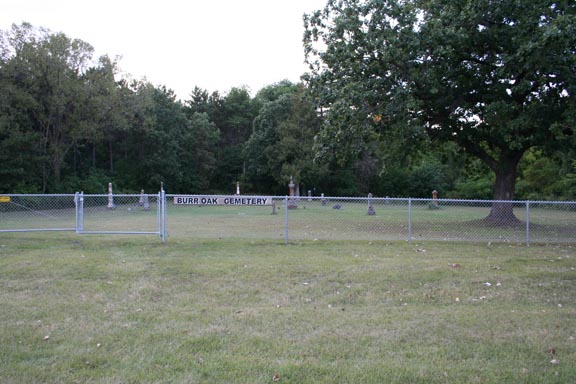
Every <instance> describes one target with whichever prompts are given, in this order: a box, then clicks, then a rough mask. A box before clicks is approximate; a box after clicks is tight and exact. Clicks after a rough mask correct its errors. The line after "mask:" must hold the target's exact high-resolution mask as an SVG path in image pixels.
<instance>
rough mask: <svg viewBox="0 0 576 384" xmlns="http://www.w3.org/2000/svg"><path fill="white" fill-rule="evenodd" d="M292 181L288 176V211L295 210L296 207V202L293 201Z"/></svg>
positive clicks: (293, 185)
mask: <svg viewBox="0 0 576 384" xmlns="http://www.w3.org/2000/svg"><path fill="white" fill-rule="evenodd" d="M294 187H295V184H294V179H293V178H292V176H290V183H288V190H289V193H290V197H289V198H288V209H296V208H298V205H297V204H296V200H295V199H294Z"/></svg>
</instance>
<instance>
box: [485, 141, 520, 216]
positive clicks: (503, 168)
mask: <svg viewBox="0 0 576 384" xmlns="http://www.w3.org/2000/svg"><path fill="white" fill-rule="evenodd" d="M523 153H524V152H523V151H513V152H509V153H505V154H502V155H501V156H500V159H499V161H498V162H497V164H495V166H494V167H493V168H492V169H493V171H494V173H495V174H496V182H495V185H494V195H493V199H494V202H493V203H492V209H491V210H490V214H489V215H488V216H487V217H486V218H485V219H484V221H485V222H486V223H487V224H490V225H497V226H516V225H520V224H521V222H520V220H519V219H518V218H517V217H516V216H515V215H514V204H513V202H512V200H514V188H515V185H516V170H517V168H518V163H519V162H520V159H521V158H522V155H523Z"/></svg>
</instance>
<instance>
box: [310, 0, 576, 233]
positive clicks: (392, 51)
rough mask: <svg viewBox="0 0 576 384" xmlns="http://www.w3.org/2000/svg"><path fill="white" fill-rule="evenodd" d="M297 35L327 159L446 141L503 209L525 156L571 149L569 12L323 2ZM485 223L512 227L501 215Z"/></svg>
mask: <svg viewBox="0 0 576 384" xmlns="http://www.w3.org/2000/svg"><path fill="white" fill-rule="evenodd" d="M305 28H306V32H305V36H304V43H305V49H306V55H307V61H308V63H309V64H310V68H311V73H310V74H309V75H308V77H307V82H308V84H309V86H310V88H311V90H312V91H313V93H314V95H315V97H316V100H317V103H318V106H320V107H322V108H324V109H326V110H327V119H326V122H325V125H324V128H323V134H322V137H323V138H324V140H323V142H322V146H321V148H322V150H323V151H324V152H330V151H336V152H339V153H344V154H347V155H350V154H357V153H358V152H359V151H360V150H361V148H362V147H363V145H364V144H365V143H366V142H369V141H371V140H386V139H387V138H397V137H398V135H399V133H398V132H401V136H402V137H403V138H405V139H406V138H407V139H411V140H416V139H429V140H432V141H439V142H446V141H452V142H455V143H457V144H458V146H459V147H460V148H462V149H464V150H465V151H467V153H469V154H471V155H473V156H475V157H477V158H479V159H481V160H482V161H483V162H484V163H485V164H487V166H488V167H490V169H491V170H492V171H493V172H494V174H495V188H494V194H493V198H494V200H512V199H513V198H514V197H515V195H514V191H515V181H516V176H517V169H518V164H519V162H520V160H521V159H522V156H523V155H524V154H525V153H526V152H527V151H528V150H529V149H530V148H534V147H538V148H541V149H542V150H544V151H547V150H551V149H555V150H557V149H559V148H562V147H566V148H570V146H572V145H573V144H574V123H575V122H576V120H575V116H576V103H575V98H576V3H574V2H572V1H550V0H533V1H530V2H525V1H517V0H459V1H454V0H330V1H328V3H327V5H326V7H325V8H324V9H323V10H320V11H317V12H315V13H313V14H311V15H307V16H306V17H305ZM490 218H491V219H493V220H495V221H502V222H506V223H511V222H513V221H514V220H515V218H514V217H513V214H512V207H511V205H509V204H495V205H494V207H493V210H492V214H491V216H490Z"/></svg>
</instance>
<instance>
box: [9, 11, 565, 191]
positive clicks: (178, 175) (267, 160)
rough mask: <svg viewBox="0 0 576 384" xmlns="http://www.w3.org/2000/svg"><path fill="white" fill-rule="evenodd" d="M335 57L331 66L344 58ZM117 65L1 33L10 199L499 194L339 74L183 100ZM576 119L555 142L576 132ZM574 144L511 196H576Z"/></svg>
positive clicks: (44, 38) (461, 156)
mask: <svg viewBox="0 0 576 384" xmlns="http://www.w3.org/2000/svg"><path fill="white" fill-rule="evenodd" d="M340 3H342V4H345V3H348V2H340ZM349 3H350V4H356V3H357V2H355V1H350V2H349ZM329 4H333V5H335V4H336V2H329ZM332 11H334V10H332ZM356 11H357V10H356ZM322 15H324V16H322ZM322 17H324V18H325V19H326V20H328V19H329V18H330V17H332V15H331V14H330V13H318V14H316V15H315V18H314V19H313V20H311V19H308V26H309V32H311V29H310V28H311V26H312V25H314V23H321V20H322ZM316 32H318V29H317V30H316ZM308 37H309V38H312V36H311V35H308ZM311 41H312V40H309V42H310V43H311ZM308 48H309V49H310V47H308ZM341 48H342V47H341ZM310 52H311V51H310ZM310 52H309V53H310ZM335 52H336V51H335ZM339 52H340V53H339V54H340V55H344V56H341V57H334V58H333V59H334V60H335V62H338V60H340V61H342V60H344V61H345V55H346V53H345V52H346V50H345V49H340V51H339ZM327 57H328V56H323V59H327ZM350 63H353V61H350ZM117 65H118V64H117V63H116V62H115V61H114V60H113V59H111V58H109V57H107V56H103V57H99V58H95V57H94V50H93V48H92V47H91V46H90V44H88V43H86V42H83V41H80V40H77V39H71V38H69V37H67V36H66V35H64V34H62V33H53V32H51V31H49V30H45V29H41V28H40V29H38V28H35V27H33V26H31V25H29V24H22V25H14V26H13V27H12V29H10V30H8V31H2V32H1V34H0V193H71V192H74V191H84V192H86V193H103V192H105V191H106V186H107V183H108V182H109V181H112V182H113V183H114V185H115V187H116V189H115V190H116V191H117V192H139V191H140V190H141V189H144V190H146V191H148V192H150V193H153V192H156V191H158V190H159V188H160V183H164V185H165V189H166V190H167V191H168V192H169V193H233V192H234V191H235V185H236V182H240V183H241V188H242V192H243V193H261V194H285V193H286V192H287V184H288V181H289V179H290V177H291V176H292V177H294V179H295V180H296V181H297V184H298V186H299V188H300V193H301V194H305V193H307V191H308V190H310V191H312V192H313V193H314V195H319V194H320V193H325V194H327V195H347V196H357V195H366V194H367V193H369V192H371V193H373V194H374V195H376V196H397V197H406V196H413V197H430V193H431V191H432V190H434V189H435V190H438V191H439V192H440V195H441V196H442V197H457V198H482V199H490V198H492V196H493V191H494V184H495V182H496V181H497V180H496V179H497V175H495V174H494V172H491V170H490V167H489V164H486V162H483V161H482V159H481V158H478V156H474V155H473V154H472V155H470V154H467V153H466V151H465V149H466V148H463V147H462V145H459V143H454V142H453V141H439V140H436V138H434V137H432V136H430V135H427V134H426V132H425V131H424V130H421V129H418V126H417V124H408V123H407V121H405V120H404V121H400V120H395V121H393V120H390V116H392V115H401V116H404V114H403V113H401V112H402V108H401V106H399V105H393V104H392V103H391V104H387V105H386V106H383V104H382V103H379V102H377V101H375V102H374V103H372V100H376V99H375V98H373V97H371V96H370V95H366V94H362V92H363V89H364V90H365V88H363V87H364V85H363V83H362V82H360V81H355V82H349V83H348V84H347V85H346V86H345V87H343V88H342V89H339V88H338V87H337V85H339V84H342V83H341V82H339V81H340V80H338V79H337V78H336V77H333V78H330V79H325V78H323V77H322V76H327V75H326V74H320V73H319V72H318V73H314V72H313V73H312V74H311V75H310V76H309V77H308V78H307V81H306V82H305V83H302V84H294V83H291V82H289V81H279V82H278V83H276V84H271V85H269V86H267V87H265V88H263V89H261V90H259V91H258V92H257V93H256V94H255V95H254V96H251V94H250V92H249V91H248V90H247V89H245V88H232V89H230V90H229V91H228V92H227V93H226V94H220V93H218V92H210V91H209V90H205V89H200V88H198V87H196V88H194V89H192V90H191V92H190V95H189V98H188V99H186V100H183V101H182V100H179V99H178V98H177V97H176V95H175V94H174V92H173V91H172V90H170V89H167V88H166V87H164V86H156V85H152V84H150V83H148V82H147V81H145V80H134V79H127V78H122V77H120V76H119V75H118V73H117V72H118V66H117ZM349 73H350V74H351V76H352V75H354V76H356V75H358V76H362V73H358V74H353V72H349ZM367 78H370V77H369V76H368V77H367ZM324 80H326V81H327V82H329V81H332V85H333V87H332V88H331V90H330V93H325V90H326V89H325V88H322V87H323V86H324V85H326V84H327V82H324ZM348 80H350V78H347V81H348ZM430 81H432V80H430ZM433 85H434V86H436V87H440V86H441V84H433ZM427 86H428V85H427ZM572 86H573V85H572ZM572 89H573V88H572ZM374 90H378V92H383V93H384V94H386V92H385V90H384V89H381V88H378V87H375V88H374ZM355 92H356V93H355ZM437 92H443V93H447V92H448V90H446V89H441V90H438V91H437ZM570 92H573V91H572V90H570ZM448 93H449V92H448ZM570 95H571V94H570ZM328 96H329V97H328ZM332 97H333V98H334V99H331V98H332ZM407 97H408V95H407ZM410 97H412V96H410ZM353 98H357V100H362V101H363V104H354V100H355V99H353ZM562 101H564V100H562ZM565 101H566V102H571V103H573V98H572V97H567V98H566V100H565ZM411 102H414V100H412V101H411ZM352 106H354V108H351V107H352ZM363 108H367V109H363ZM379 108H381V109H379ZM394 108H397V109H396V110H395V109H394ZM426 108H428V109H430V110H434V108H437V107H436V106H434V105H432V106H426ZM565 110H570V109H568V108H565ZM351 111H354V112H355V113H351ZM358 111H360V112H361V114H362V116H361V118H360V117H359V116H360V115H359V114H358V113H356V112H358ZM395 111H396V114H395V113H394V112H395ZM570 111H572V113H573V110H570ZM553 112H554V113H557V111H556V110H553ZM367 116H368V117H369V118H367ZM573 117H574V115H572V118H573ZM570 121H573V120H566V121H565V122H566V123H565V122H564V121H563V124H564V123H565V124H564V125H558V126H555V129H556V131H554V132H556V133H557V134H558V135H560V133H567V132H569V131H571V130H572V127H573V125H570V124H571V123H570V124H569V123H568V122H570ZM423 126H425V124H420V127H423ZM389 127H394V129H387V128H389ZM564 131H566V132H564ZM565 136H566V138H563V140H565V141H568V142H569V143H566V145H563V146H560V145H555V144H552V145H548V146H533V145H530V146H527V148H525V150H524V151H523V156H522V157H521V159H519V162H518V165H517V172H516V175H515V180H516V187H515V192H516V194H515V197H517V198H531V199H573V198H574V197H575V196H576V171H575V168H576V162H575V160H574V158H575V157H574V146H573V145H572V144H574V141H573V139H571V137H570V136H569V135H568V134H566V135H565ZM570 140H572V141H570ZM562 143H564V142H562ZM519 145H523V144H519ZM522 148H524V147H522Z"/></svg>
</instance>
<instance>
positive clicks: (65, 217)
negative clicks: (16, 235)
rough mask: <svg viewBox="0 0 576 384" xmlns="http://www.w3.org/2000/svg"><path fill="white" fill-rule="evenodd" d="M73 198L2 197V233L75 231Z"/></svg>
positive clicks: (52, 196)
mask: <svg viewBox="0 0 576 384" xmlns="http://www.w3.org/2000/svg"><path fill="white" fill-rule="evenodd" d="M75 212H76V206H75V203H74V195H73V194H72V195H24V194H19V195H1V196H0V231H2V232H4V231H12V232H13V231H30V230H35V231H73V230H74V229H75V226H76V224H75V217H76V213H75Z"/></svg>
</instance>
